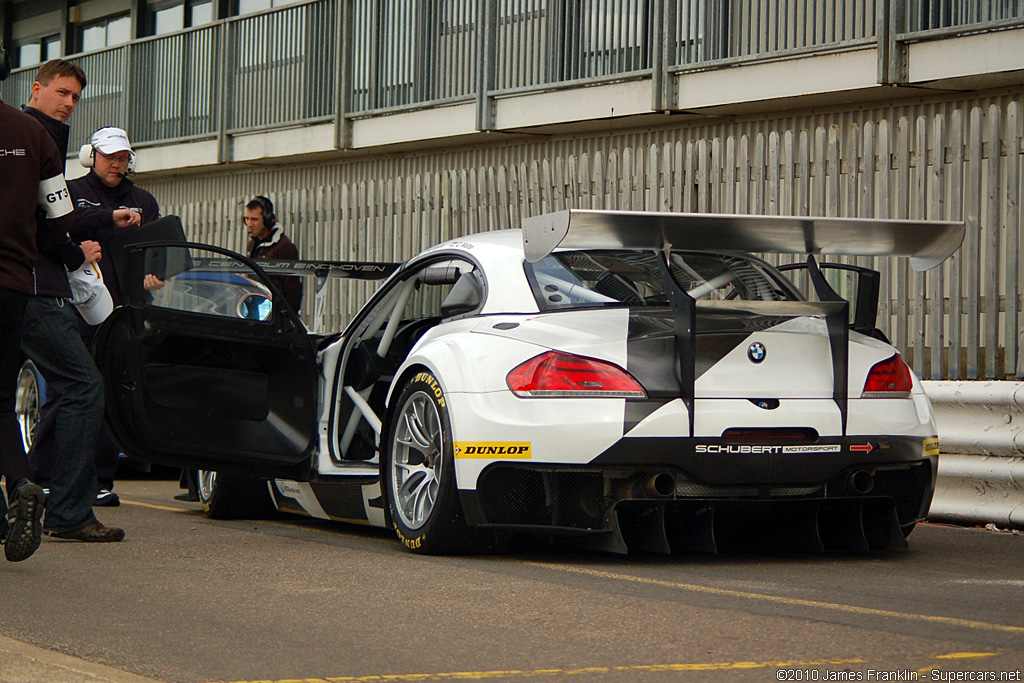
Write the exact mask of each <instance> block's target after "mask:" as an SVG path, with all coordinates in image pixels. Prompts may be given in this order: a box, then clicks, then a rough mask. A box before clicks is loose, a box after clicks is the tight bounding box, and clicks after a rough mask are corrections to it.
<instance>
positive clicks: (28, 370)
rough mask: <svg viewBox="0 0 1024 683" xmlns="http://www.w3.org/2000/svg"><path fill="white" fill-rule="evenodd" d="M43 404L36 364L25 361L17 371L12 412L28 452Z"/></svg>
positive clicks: (34, 436)
mask: <svg viewBox="0 0 1024 683" xmlns="http://www.w3.org/2000/svg"><path fill="white" fill-rule="evenodd" d="M42 406H43V387H42V381H41V378H40V375H39V370H37V369H36V364H35V363H33V362H32V361H30V360H27V361H25V362H24V363H22V365H21V370H19V371H18V384H17V387H16V389H15V399H14V412H15V414H16V415H17V417H18V427H19V428H20V429H21V441H22V444H24V446H25V452H26V453H28V452H29V450H31V448H32V444H33V443H34V442H35V439H36V427H37V426H38V425H39V412H40V410H41V409H42Z"/></svg>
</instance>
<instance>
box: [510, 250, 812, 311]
mask: <svg viewBox="0 0 1024 683" xmlns="http://www.w3.org/2000/svg"><path fill="white" fill-rule="evenodd" d="M659 258H661V256H660V255H659V254H655V253H653V252H638V251H630V250H625V249H622V250H618V249H602V250H588V251H559V252H555V253H552V254H549V255H548V256H546V257H544V258H543V259H541V260H540V261H537V262H536V263H527V264H526V266H525V267H526V277H527V279H528V280H529V281H530V286H531V287H532V288H533V294H534V297H535V298H536V299H537V305H538V306H539V307H540V309H541V310H545V311H549V310H560V309H565V308H594V307H607V306H631V307H635V306H665V305H668V295H667V294H666V293H665V286H664V283H663V282H662V275H661V267H660V266H659V265H658V259H659ZM671 272H672V275H673V277H675V279H676V282H678V283H679V286H680V287H682V289H683V290H685V291H686V292H687V293H688V294H689V295H690V296H692V297H693V298H694V299H697V300H705V301H714V300H722V299H737V300H746V301H788V300H799V296H798V295H797V294H796V293H795V290H793V289H792V288H791V287H789V286H787V285H786V284H785V282H784V280H783V279H782V278H781V276H779V275H778V274H776V273H774V272H773V271H771V270H770V266H768V265H767V264H765V263H764V262H763V261H760V260H758V259H755V258H753V257H751V256H747V255H745V254H717V253H709V252H695V251H691V252H687V251H674V252H672V255H671Z"/></svg>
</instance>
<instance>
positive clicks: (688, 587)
mask: <svg viewBox="0 0 1024 683" xmlns="http://www.w3.org/2000/svg"><path fill="white" fill-rule="evenodd" d="M518 564H524V565H529V566H532V567H541V568H543V569H551V570H553V571H560V572H567V573H570V574H583V575H585V576H593V577H596V578H601V579H611V580H613V581H626V582H628V583H642V584H647V585H652V586H662V587H664V588H675V589H678V590H684V591H690V592H693V593H706V594H708V595H721V596H725V597H730V598H742V599H745V600H759V601H762V602H774V603H778V604H781V605H792V606H795V607H814V608H818V609H826V610H832V611H835V612H848V613H850V614H862V615H866V616H872V617H891V618H894V619H909V620H911V621H921V622H927V623H933V624H944V625H947V626H959V627H961V628H971V629H979V630H984V631H1001V632H1003V633H1024V626H1008V625H1005V624H993V623H990V622H987V621H973V620H971V619H957V618H955V617H940V616H935V615H931V614H914V613H913V612H897V611H894V610H887V609H874V608H872V607H858V606H856V605H844V604H842V603H835V602H820V601H818V600H802V599H800V598H786V597H782V596H778V595H766V594H764V593H748V592H746V591H737V590H730V589H728V588H712V587H711V586H701V585H699V584H695V583H680V582H678V581H666V580H663V579H651V578H647V577H643V576H630V575H628V574H616V573H614V572H605V571H600V570H597V569H587V568H585V567H572V566H567V565H560V564H551V563H547V562H525V561H519V562H518Z"/></svg>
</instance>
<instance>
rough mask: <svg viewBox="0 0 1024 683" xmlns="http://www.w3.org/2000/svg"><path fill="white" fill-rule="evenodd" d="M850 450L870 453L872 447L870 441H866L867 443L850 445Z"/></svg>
mask: <svg viewBox="0 0 1024 683" xmlns="http://www.w3.org/2000/svg"><path fill="white" fill-rule="evenodd" d="M850 450H851V451H863V452H865V453H870V452H871V451H873V450H874V448H873V447H872V446H871V443H870V442H868V443H865V444H856V445H854V446H850Z"/></svg>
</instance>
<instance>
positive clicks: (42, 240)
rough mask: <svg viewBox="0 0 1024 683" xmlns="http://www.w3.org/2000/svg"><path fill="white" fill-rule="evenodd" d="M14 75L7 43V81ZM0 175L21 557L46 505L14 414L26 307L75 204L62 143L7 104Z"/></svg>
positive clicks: (4, 430) (8, 464)
mask: <svg viewBox="0 0 1024 683" xmlns="http://www.w3.org/2000/svg"><path fill="white" fill-rule="evenodd" d="M10 72H11V62H10V58H9V56H8V54H7V51H6V49H4V46H3V44H2V42H0V80H3V79H5V78H7V76H8V75H10ZM0 178H3V179H4V182H3V185H2V187H0V216H2V217H3V220H0V320H2V321H3V322H2V323H0V474H2V475H3V476H4V478H5V479H6V493H7V502H6V504H4V503H3V502H2V501H0V506H2V507H0V510H2V511H3V512H4V513H5V514H4V515H3V516H2V517H0V542H3V544H4V556H5V557H6V558H7V559H8V560H9V561H11V562H20V561H22V560H25V559H28V558H29V557H30V556H31V555H32V554H33V553H34V552H35V551H36V549H37V548H39V541H40V537H41V535H42V524H41V523H40V520H41V518H42V515H43V505H44V502H43V490H42V488H40V487H39V486H38V485H37V484H35V483H34V482H33V481H32V470H31V467H30V465H29V462H28V458H27V457H26V455H25V450H24V448H23V446H22V442H21V431H20V430H19V428H18V421H17V418H16V417H15V414H14V403H15V385H16V383H17V379H18V368H19V366H20V364H21V340H22V333H23V330H24V317H25V309H26V307H27V306H28V302H29V299H30V298H32V294H33V290H34V286H33V285H34V281H33V268H34V266H35V264H36V261H37V258H38V254H39V252H41V251H45V250H47V249H48V248H49V247H50V246H51V245H53V244H55V243H56V242H57V241H58V239H60V238H61V237H66V234H67V230H68V228H69V227H70V226H71V214H72V210H73V209H72V205H71V202H70V200H69V198H68V190H67V186H66V185H65V182H64V159H63V158H61V156H60V152H59V150H58V149H57V145H56V144H55V143H54V141H53V139H52V138H51V137H50V135H49V134H48V133H47V131H46V129H45V128H44V127H43V126H42V125H40V123H39V122H38V121H36V120H34V119H33V118H32V117H30V116H27V115H26V114H24V113H23V112H20V111H18V110H17V109H15V108H13V107H10V106H8V105H6V104H3V103H2V102H0Z"/></svg>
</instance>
